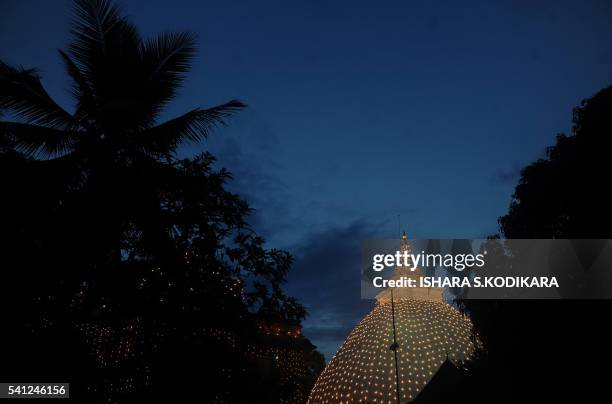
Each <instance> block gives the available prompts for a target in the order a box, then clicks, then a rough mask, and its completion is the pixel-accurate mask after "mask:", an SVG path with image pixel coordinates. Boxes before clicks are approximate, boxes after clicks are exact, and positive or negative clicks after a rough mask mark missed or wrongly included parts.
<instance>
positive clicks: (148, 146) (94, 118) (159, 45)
mask: <svg viewBox="0 0 612 404" xmlns="http://www.w3.org/2000/svg"><path fill="white" fill-rule="evenodd" d="M71 34H72V41H71V43H70V44H69V47H68V50H67V52H65V51H61V50H60V51H59V53H60V56H61V58H62V60H63V62H64V64H65V67H66V72H67V73H68V75H69V76H70V79H71V81H72V91H71V94H72V97H73V98H74V100H75V102H76V108H75V111H74V112H73V113H69V112H68V111H66V110H65V109H63V108H62V107H61V106H60V105H58V104H57V103H56V102H55V101H54V100H53V99H52V98H51V97H50V96H49V94H48V93H47V92H46V91H45V89H44V87H43V85H42V83H41V80H40V76H39V75H38V73H37V71H36V70H34V69H23V68H18V67H13V66H10V65H8V64H6V63H4V62H2V61H0V111H2V110H4V111H5V112H8V113H9V114H10V115H12V117H13V118H15V120H14V121H0V139H1V140H0V144H4V145H5V146H7V145H8V146H12V147H13V148H15V149H16V150H18V151H20V152H21V153H23V154H25V155H27V156H30V157H38V158H44V159H53V158H58V157H66V156H73V157H77V158H78V160H79V161H82V160H83V159H87V158H88V157H90V156H91V155H92V154H95V155H96V156H103V158H105V159H106V160H108V161H111V160H112V161H113V162H114V163H121V164H129V163H130V162H131V161H133V159H134V158H138V156H140V157H143V156H144V157H154V158H159V157H164V156H168V155H171V154H173V153H174V151H175V150H176V147H177V146H178V145H179V144H181V143H183V142H184V141H200V140H202V139H203V138H205V137H206V136H207V135H208V134H209V131H210V130H211V128H213V127H214V126H215V125H219V124H223V123H224V120H225V118H227V117H228V116H230V115H231V114H233V113H235V112H236V111H237V110H239V109H241V108H243V107H244V104H242V103H241V102H240V101H236V100H232V101H229V102H227V103H224V104H221V105H218V106H215V107H212V108H207V109H201V108H196V109H194V110H191V111H189V112H187V113H185V114H184V115H181V116H179V117H177V118H174V119H171V120H169V121H166V122H163V123H159V122H158V118H159V115H160V113H161V112H162V110H163V109H164V107H165V106H166V105H167V104H168V103H169V102H171V101H172V100H174V99H175V97H176V94H177V90H178V89H179V87H180V86H181V84H182V82H183V80H184V78H185V74H186V73H187V72H188V71H189V70H190V68H191V65H192V61H193V57H194V54H195V50H196V48H195V36H194V35H193V34H192V33H189V32H178V33H168V34H162V35H159V36H157V37H155V38H152V39H147V40H145V39H142V38H141V36H140V35H139V33H138V31H137V29H136V27H135V26H134V25H133V24H131V23H130V22H128V21H127V20H126V19H125V18H124V17H122V16H121V14H120V10H119V8H118V7H117V6H116V5H115V4H113V3H112V2H110V1H107V0H77V1H75V7H74V17H73V23H72V28H71Z"/></svg>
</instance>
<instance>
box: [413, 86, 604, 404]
mask: <svg viewBox="0 0 612 404" xmlns="http://www.w3.org/2000/svg"><path fill="white" fill-rule="evenodd" d="M573 123H574V125H573V131H572V132H573V133H572V134H570V135H566V134H561V135H558V136H557V140H556V143H555V145H553V146H551V147H549V148H548V149H547V150H546V157H545V158H541V159H539V160H537V161H535V162H534V163H532V164H530V165H529V166H527V167H525V168H524V169H523V170H522V171H521V175H520V179H519V183H518V185H517V186H516V189H515V192H514V195H513V199H512V202H511V204H510V209H509V211H508V213H507V214H506V215H504V216H502V217H501V218H499V225H500V232H501V234H500V236H502V237H505V238H508V239H512V238H525V239H531V238H543V239H547V238H568V239H594V238H612V226H611V224H612V214H611V211H610V209H611V208H612V194H611V193H610V190H609V176H610V167H609V159H610V150H611V146H612V87H608V88H606V89H604V90H602V91H600V92H598V93H597V94H595V95H594V96H593V97H591V98H589V99H587V100H585V101H583V102H582V103H581V105H580V106H578V107H576V108H575V109H574V113H573ZM497 237H499V236H497ZM575 244H576V245H577V246H580V245H583V246H585V247H587V248H580V247H579V248H577V250H576V252H577V254H578V256H579V258H580V260H581V261H582V262H583V263H588V262H593V259H594V258H596V257H597V256H598V254H599V252H600V251H598V250H597V248H596V243H591V244H588V245H587V244H581V243H580V242H579V241H576V243H575ZM593 246H595V247H593ZM586 267H587V268H588V265H586ZM587 270H588V269H587ZM610 270H612V268H610ZM459 303H460V305H461V306H462V307H463V309H464V310H465V311H466V312H467V313H469V315H470V317H471V318H472V320H473V322H474V324H475V328H476V331H477V332H478V334H479V337H480V339H481V340H482V342H483V345H484V351H482V352H480V353H479V355H478V358H477V359H476V360H474V361H473V362H471V363H468V364H467V367H468V369H469V371H468V372H467V373H466V374H464V375H463V377H459V378H457V384H456V385H455V386H454V388H448V384H444V386H445V387H444V390H443V389H437V390H436V394H432V397H433V399H434V401H423V402H442V401H435V400H447V401H448V402H451V401H454V402H471V403H474V402H477V403H492V402H495V403H516V402H576V403H582V402H600V401H601V400H605V399H603V397H605V396H607V395H608V394H609V391H608V383H609V380H608V379H609V375H610V371H609V366H610V363H611V360H612V353H611V352H610V349H609V346H610V341H612V330H611V329H610V327H609V325H608V323H609V318H610V310H611V309H612V304H611V302H610V301H608V300H503V301H501V300H500V301H494V300H486V301H477V300H463V301H459ZM440 383H441V384H440V386H442V382H440ZM432 387H433V386H432ZM430 390H433V389H431V388H430ZM417 401H418V400H417ZM447 401H444V402H447Z"/></svg>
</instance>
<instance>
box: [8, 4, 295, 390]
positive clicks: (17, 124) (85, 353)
mask: <svg viewBox="0 0 612 404" xmlns="http://www.w3.org/2000/svg"><path fill="white" fill-rule="evenodd" d="M71 32H72V42H71V43H70V45H69V47H68V50H67V51H66V52H64V51H60V56H61V59H62V60H63V62H64V64H65V67H66V71H67V73H68V75H69V76H70V78H71V79H72V82H73V86H72V95H73V97H74V101H75V111H74V112H73V113H69V112H67V111H65V110H64V109H63V108H62V107H60V106H59V105H58V104H56V103H55V102H54V101H53V100H52V99H51V98H50V97H49V95H48V94H47V93H46V91H45V90H44V88H43V86H42V84H41V81H40V77H39V76H38V74H37V72H36V71H35V70H27V69H22V68H19V67H13V66H9V65H7V64H5V63H3V62H0V111H2V112H3V113H4V115H3V116H2V117H3V118H11V120H5V121H0V172H1V178H2V191H3V192H2V200H1V202H0V222H1V223H2V228H1V230H0V243H1V244H0V245H1V246H2V255H1V256H0V268H1V269H2V278H3V279H2V288H1V290H0V296H1V297H0V299H1V302H0V303H2V318H3V337H2V339H3V341H2V342H3V346H5V347H10V349H9V350H8V352H7V353H6V354H5V355H3V359H2V371H1V372H0V375H1V378H2V379H10V380H18V381H25V380H50V381H51V380H54V381H61V380H68V381H70V382H72V391H71V394H72V395H73V396H75V397H77V400H79V401H81V402H97V401H103V400H110V401H112V402H131V401H136V400H141V399H145V398H147V397H149V398H150V399H154V398H155V399H161V398H164V397H165V398H167V399H170V397H175V398H176V397H181V396H183V397H188V396H190V395H191V394H195V395H197V396H198V397H199V398H200V399H201V400H203V401H207V402H208V401H211V400H213V399H222V400H225V401H232V402H241V401H249V400H250V395H251V394H252V393H253V391H256V390H257V389H258V388H259V386H257V385H256V384H255V382H254V381H255V380H257V377H258V376H257V375H258V371H259V370H258V369H257V366H256V363H255V362H254V361H253V360H252V359H253V355H252V351H253V344H254V341H256V339H257V325H258V322H260V321H262V320H263V319H265V320H274V321H284V320H291V321H299V320H301V319H303V318H304V317H305V315H306V313H305V311H304V308H303V307H302V306H301V305H300V304H299V303H298V302H296V301H295V300H294V299H293V298H291V297H288V296H286V295H285V294H284V293H283V291H282V289H281V285H282V283H283V282H284V281H285V276H286V274H287V271H288V270H289V269H290V266H291V263H292V258H291V256H290V255H289V254H288V253H286V252H284V251H279V250H275V249H267V248H265V247H264V240H263V239H261V238H260V237H259V236H257V235H256V234H255V233H254V232H253V230H251V229H250V228H249V226H248V224H247V222H246V219H247V217H248V215H249V213H250V208H249V207H248V205H247V203H246V202H245V201H244V200H242V199H241V198H240V197H239V196H237V195H235V194H232V193H230V192H228V191H226V190H225V183H226V182H227V181H228V180H230V178H231V177H230V175H229V173H227V172H226V171H225V170H223V169H221V170H216V169H215V168H214V167H213V164H214V158H213V157H212V156H211V155H210V154H207V153H204V154H202V155H200V156H197V157H195V158H192V159H185V160H179V159H177V158H176V156H175V150H176V148H177V146H179V145H180V144H182V143H184V142H186V141H193V142H196V141H200V140H203V139H205V138H206V137H207V136H208V135H209V132H210V131H211V129H212V128H214V127H215V125H222V124H224V123H225V120H226V118H228V117H229V116H231V115H232V114H234V113H235V112H236V111H238V110H239V109H241V108H243V107H244V105H243V104H242V103H241V102H239V101H229V102H227V103H224V104H222V105H219V106H215V107H212V108H203V109H202V108H197V109H194V110H192V111H190V112H187V113H186V114H184V115H182V116H179V117H177V118H174V119H171V120H169V121H167V122H163V123H160V122H158V118H159V114H160V112H161V111H162V110H163V108H164V107H165V106H166V105H167V104H168V103H169V102H171V101H172V100H173V99H174V98H175V96H176V94H177V90H178V89H179V88H180V85H181V83H182V82H183V80H184V78H185V75H186V73H187V72H188V71H189V69H190V66H191V62H192V59H193V56H194V54H195V41H194V37H193V35H192V34H190V33H169V34H164V35H160V36H158V37H156V38H153V39H149V40H144V39H142V38H141V37H140V36H139V33H138V31H137V29H136V28H135V27H134V26H133V25H132V24H131V23H130V22H129V21H127V20H126V19H125V18H124V17H123V16H122V15H121V13H120V11H119V9H118V8H117V7H116V6H115V5H114V4H113V3H111V2H110V1H105V0H89V1H88V0H81V1H76V2H75V14H74V18H73V28H72V31H71ZM276 388H279V387H278V380H277V384H276ZM251 398H252V397H251Z"/></svg>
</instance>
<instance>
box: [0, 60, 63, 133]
mask: <svg viewBox="0 0 612 404" xmlns="http://www.w3.org/2000/svg"><path fill="white" fill-rule="evenodd" d="M0 110H6V111H8V112H10V113H11V114H13V115H14V116H15V117H17V118H19V119H21V120H24V121H25V122H27V123H31V124H34V125H43V126H48V127H51V128H67V127H69V126H71V125H72V124H73V123H74V120H73V117H72V115H70V114H69V113H68V112H66V111H65V110H64V109H63V108H62V107H60V106H59V105H58V104H57V103H56V102H55V101H53V99H52V98H51V97H50V96H49V94H48V93H47V91H45V88H44V87H43V85H42V83H41V81H40V76H39V75H38V74H37V73H36V71H35V70H33V69H29V70H26V69H23V68H17V67H13V66H9V65H8V64H6V63H3V62H1V61H0Z"/></svg>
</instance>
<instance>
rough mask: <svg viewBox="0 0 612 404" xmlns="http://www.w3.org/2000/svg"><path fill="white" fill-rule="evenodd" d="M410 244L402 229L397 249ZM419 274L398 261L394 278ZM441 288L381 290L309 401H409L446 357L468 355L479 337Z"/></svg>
mask: <svg viewBox="0 0 612 404" xmlns="http://www.w3.org/2000/svg"><path fill="white" fill-rule="evenodd" d="M404 249H410V245H409V242H408V240H407V237H406V235H405V234H404V235H403V236H402V242H401V250H404ZM400 276H409V277H420V276H422V275H421V274H420V272H417V271H415V272H411V271H409V270H408V269H407V268H402V267H397V268H396V270H395V272H394V275H393V278H398V277H400ZM443 292H444V290H443V289H441V288H419V289H416V288H396V289H395V291H394V292H393V304H392V301H391V294H390V291H389V290H386V291H384V292H382V293H380V294H379V295H378V296H377V299H376V300H377V301H376V305H375V307H374V309H373V310H372V311H371V312H370V313H369V314H368V315H366V316H365V318H364V319H363V320H361V322H360V323H359V324H358V325H357V326H356V327H355V328H354V329H353V331H352V332H351V333H350V334H349V336H348V337H347V339H346V340H345V341H344V343H343V344H342V346H341V347H340V349H339V350H338V352H337V353H336V354H335V355H334V356H333V358H332V359H331V361H330V362H329V363H328V364H327V366H326V367H325V369H324V371H323V372H322V373H321V375H320V376H319V378H318V379H317V382H316V384H315V386H314V387H313V389H312V391H311V394H310V397H309V403H312V404H315V403H316V404H323V403H358V402H363V403H366V402H367V403H373V402H375V403H396V402H397V387H396V386H397V381H396V360H395V352H394V351H393V349H392V348H393V346H392V344H393V342H394V327H393V316H395V337H396V341H397V345H396V346H395V347H396V351H397V365H398V366H397V378H398V379H399V390H400V391H399V393H400V394H399V397H400V402H402V403H406V402H410V401H413V400H414V399H415V398H416V397H417V395H418V394H419V392H420V391H421V390H422V389H423V387H425V386H426V385H427V383H428V382H429V381H430V380H431V379H432V378H433V376H434V375H435V374H436V372H437V371H438V369H439V368H440V366H441V365H442V364H443V363H444V362H445V361H447V360H448V361H450V362H451V363H453V364H455V365H459V364H460V362H462V361H465V360H466V359H469V358H470V356H471V355H472V354H473V353H474V351H475V349H476V344H477V343H478V342H477V341H476V339H475V338H473V336H472V335H473V334H472V322H471V321H470V319H469V318H468V317H467V316H465V315H463V314H462V313H461V312H459V310H457V309H456V308H455V307H453V306H451V305H449V304H448V303H446V302H445V301H444V298H443Z"/></svg>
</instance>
